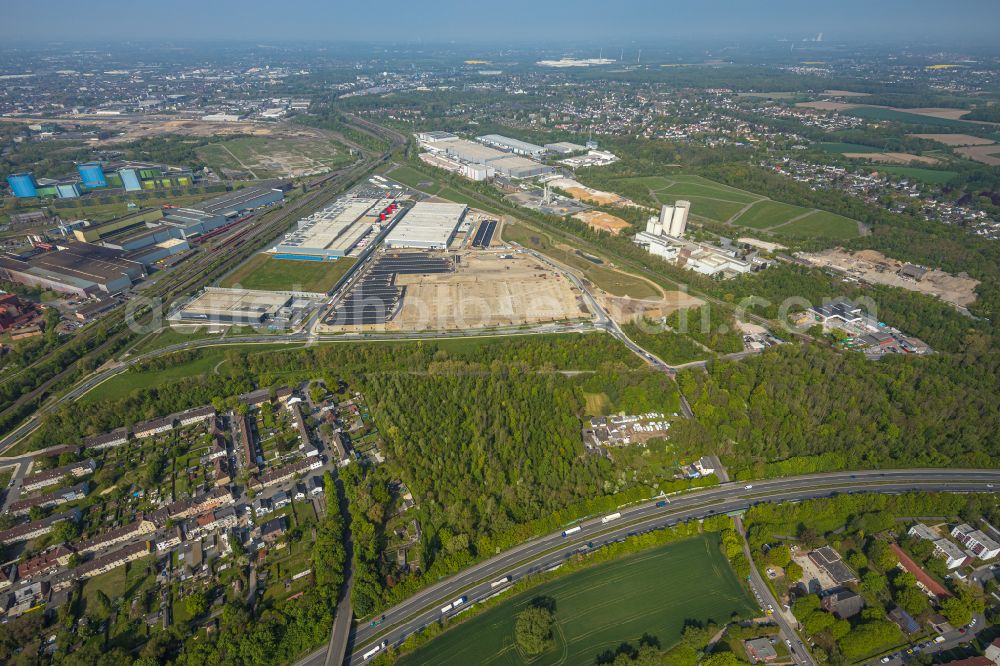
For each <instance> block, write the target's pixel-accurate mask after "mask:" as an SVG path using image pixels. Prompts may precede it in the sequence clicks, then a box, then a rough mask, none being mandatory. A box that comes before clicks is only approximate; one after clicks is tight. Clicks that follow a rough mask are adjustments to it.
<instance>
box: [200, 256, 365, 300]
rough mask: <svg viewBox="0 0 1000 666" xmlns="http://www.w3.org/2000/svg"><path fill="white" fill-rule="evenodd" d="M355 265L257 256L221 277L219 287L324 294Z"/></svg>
mask: <svg viewBox="0 0 1000 666" xmlns="http://www.w3.org/2000/svg"><path fill="white" fill-rule="evenodd" d="M356 262H357V260H356V259H353V258H351V257H344V258H342V259H338V260H336V261H295V260H292V259H275V258H274V257H272V256H271V255H269V254H256V255H254V256H253V257H251V258H250V260H249V261H247V262H246V263H245V264H243V265H242V266H239V267H238V268H237V269H236V270H234V271H233V272H232V273H230V274H229V275H227V276H225V277H224V278H222V281H221V282H220V283H219V286H221V287H237V286H238V287H242V288H243V289H258V290H262V291H283V290H289V289H294V290H296V291H315V292H326V291H329V290H330V289H332V288H333V286H334V285H335V284H337V281H338V280H339V279H340V278H342V277H343V276H344V274H345V273H347V271H348V270H350V268H351V267H352V266H353V265H354V264H355V263H356Z"/></svg>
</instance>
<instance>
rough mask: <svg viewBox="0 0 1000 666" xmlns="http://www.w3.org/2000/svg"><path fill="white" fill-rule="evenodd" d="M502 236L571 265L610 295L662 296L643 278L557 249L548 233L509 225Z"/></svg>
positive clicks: (521, 225) (634, 296) (505, 226)
mask: <svg viewBox="0 0 1000 666" xmlns="http://www.w3.org/2000/svg"><path fill="white" fill-rule="evenodd" d="M502 235H503V239H504V240H505V241H512V242H515V243H519V244H521V245H523V246H524V247H529V248H531V249H533V250H537V251H538V252H541V253H542V254H545V255H548V256H550V257H552V258H553V259H555V260H556V261H559V262H561V263H563V264H566V265H567V266H571V267H573V268H576V269H579V270H580V271H581V272H582V273H583V275H584V277H585V278H587V279H588V280H590V281H591V282H593V283H594V284H595V285H597V286H598V287H600V288H601V289H603V290H604V291H606V292H608V293H609V294H614V295H615V296H631V297H632V298H660V296H661V294H660V291H659V290H658V289H657V288H656V287H654V286H653V285H652V284H650V283H649V282H647V281H646V280H643V279H642V278H640V277H636V276H634V275H630V274H628V273H622V272H621V271H616V270H613V269H610V268H607V267H605V266H601V265H599V264H595V263H594V262H592V261H587V260H586V259H584V258H583V257H581V256H580V255H578V254H576V253H575V252H571V251H569V250H566V249H564V248H561V247H557V246H556V243H554V242H553V241H552V238H551V237H550V236H549V235H548V234H545V233H544V232H541V231H537V230H535V229H532V228H530V227H527V226H525V225H523V224H514V225H510V224H506V225H504V227H503V231H502Z"/></svg>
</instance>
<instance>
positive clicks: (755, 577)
mask: <svg viewBox="0 0 1000 666" xmlns="http://www.w3.org/2000/svg"><path fill="white" fill-rule="evenodd" d="M735 522H736V531H737V532H739V534H740V540H741V541H742V542H743V554H744V555H746V557H747V561H748V562H750V579H749V581H748V582H749V583H750V589H751V591H753V593H754V596H756V597H757V598H758V599H759V600H760V601H759V603H760V605H761V607H762V608H764V609H768V610H771V619H772V620H774V621H775V623H776V624H777V625H778V629H779V635H780V636H781V640H783V641H785V645H787V646H788V649H789V652H791V655H792V659H793V660H795V663H796V664H805V666H815V664H816V662H815V661H813V658H812V655H810V654H809V650H807V649H806V648H805V646H804V645H802V644H801V641H799V637H798V635H797V634H796V633H795V629H794V628H793V627H792V626H791V624H790V623H789V622H788V619H787V618H786V617H785V613H784V612H783V610H782V607H781V603H780V602H779V601H778V600H777V599H775V598H774V594H772V593H771V588H769V587H768V586H767V581H765V580H764V577H763V576H761V575H760V570H759V569H758V568H757V566H756V565H755V564H754V561H753V554H752V553H751V552H750V544H749V543H748V542H747V535H746V530H744V529H743V520H742V519H741V518H739V517H737V518H736V519H735Z"/></svg>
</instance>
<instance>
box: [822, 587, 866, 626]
mask: <svg viewBox="0 0 1000 666" xmlns="http://www.w3.org/2000/svg"><path fill="white" fill-rule="evenodd" d="M820 603H821V605H822V606H823V610H825V611H827V612H828V613H833V614H834V615H836V616H837V617H838V618H840V619H841V620H846V619H849V618H852V617H854V616H855V615H857V614H858V613H860V612H861V609H862V608H864V607H865V600H864V598H863V597H862V596H861V595H860V594H858V593H856V592H852V591H851V590H837V591H834V592H831V593H830V594H828V595H826V596H825V597H823V599H822V601H821V602H820Z"/></svg>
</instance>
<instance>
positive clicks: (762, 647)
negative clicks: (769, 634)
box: [743, 638, 778, 664]
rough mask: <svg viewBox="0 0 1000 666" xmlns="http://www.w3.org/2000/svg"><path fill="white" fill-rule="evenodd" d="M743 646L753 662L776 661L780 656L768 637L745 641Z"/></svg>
mask: <svg viewBox="0 0 1000 666" xmlns="http://www.w3.org/2000/svg"><path fill="white" fill-rule="evenodd" d="M743 647H744V648H745V649H746V651H747V655H749V657H750V658H751V659H752V660H753V662H754V663H755V664H756V663H761V662H768V661H774V660H775V659H777V658H778V653H777V651H776V650H775V649H774V646H773V645H771V641H770V640H768V639H767V638H754V639H752V640H749V641H744V642H743Z"/></svg>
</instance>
